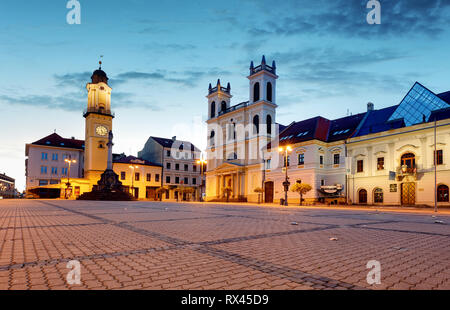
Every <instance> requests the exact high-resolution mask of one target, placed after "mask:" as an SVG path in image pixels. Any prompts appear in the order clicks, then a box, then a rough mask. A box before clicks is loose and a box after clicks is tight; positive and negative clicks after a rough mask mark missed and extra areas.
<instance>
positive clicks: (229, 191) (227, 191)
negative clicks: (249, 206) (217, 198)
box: [223, 186, 233, 202]
mask: <svg viewBox="0 0 450 310" xmlns="http://www.w3.org/2000/svg"><path fill="white" fill-rule="evenodd" d="M223 192H224V193H225V195H226V196H227V202H229V201H230V194H231V193H232V192H233V189H232V188H231V187H230V186H227V187H225V188H224V189H223Z"/></svg>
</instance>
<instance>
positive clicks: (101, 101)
mask: <svg viewBox="0 0 450 310" xmlns="http://www.w3.org/2000/svg"><path fill="white" fill-rule="evenodd" d="M99 63H100V67H99V69H98V70H95V71H94V73H93V74H92V76H91V83H88V84H87V85H86V89H87V90H88V106H87V109H86V110H85V112H84V115H83V116H84V118H85V119H86V124H85V150H84V177H85V178H86V179H89V180H90V181H91V184H95V183H96V182H97V181H98V180H99V179H100V175H101V174H102V172H104V171H105V169H106V166H107V161H108V147H107V143H108V133H109V131H110V130H112V120H113V118H114V115H113V114H112V113H111V87H109V86H108V77H107V75H106V73H105V72H104V71H103V70H102V67H101V64H102V63H101V61H100V62H99Z"/></svg>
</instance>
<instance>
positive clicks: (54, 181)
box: [50, 180, 59, 184]
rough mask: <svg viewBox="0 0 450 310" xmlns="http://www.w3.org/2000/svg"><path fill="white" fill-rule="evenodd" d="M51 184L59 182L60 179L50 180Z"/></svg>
mask: <svg viewBox="0 0 450 310" xmlns="http://www.w3.org/2000/svg"><path fill="white" fill-rule="evenodd" d="M50 184H59V180H50Z"/></svg>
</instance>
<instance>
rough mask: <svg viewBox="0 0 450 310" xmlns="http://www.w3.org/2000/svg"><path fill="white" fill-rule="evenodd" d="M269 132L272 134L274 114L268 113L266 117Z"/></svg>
mask: <svg viewBox="0 0 450 310" xmlns="http://www.w3.org/2000/svg"><path fill="white" fill-rule="evenodd" d="M266 126H267V134H268V135H271V134H272V116H270V115H267V117H266Z"/></svg>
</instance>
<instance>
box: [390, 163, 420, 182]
mask: <svg viewBox="0 0 450 310" xmlns="http://www.w3.org/2000/svg"><path fill="white" fill-rule="evenodd" d="M395 175H396V178H397V180H398V181H402V180H403V179H404V178H405V177H412V178H413V180H416V179H417V166H416V165H410V166H408V165H402V166H400V167H397V169H396V174H395Z"/></svg>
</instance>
